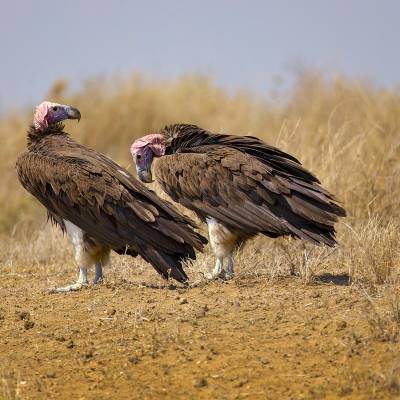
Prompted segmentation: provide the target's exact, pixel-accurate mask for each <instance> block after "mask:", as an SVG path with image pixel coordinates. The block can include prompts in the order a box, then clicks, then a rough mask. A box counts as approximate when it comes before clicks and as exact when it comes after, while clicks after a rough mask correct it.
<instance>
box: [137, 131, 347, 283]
mask: <svg viewBox="0 0 400 400" xmlns="http://www.w3.org/2000/svg"><path fill="white" fill-rule="evenodd" d="M131 154H132V156H133V158H134V160H135V163H136V172H137V175H138V177H139V178H140V179H141V180H142V181H143V182H147V183H148V182H151V181H152V170H151V166H152V163H153V161H154V166H153V172H154V175H155V177H156V180H157V181H158V183H159V184H160V185H161V187H162V189H163V190H164V191H165V192H166V193H167V194H168V195H169V196H170V197H171V198H172V199H173V200H174V201H175V202H178V203H180V204H182V205H183V206H184V207H187V208H189V209H190V210H192V211H194V213H195V214H197V216H198V217H199V218H200V220H202V221H203V222H206V223H207V225H208V233H209V241H210V244H211V248H212V250H213V252H214V254H215V256H216V264H215V267H214V270H213V271H212V273H211V274H208V277H210V278H216V277H222V278H225V279H230V278H232V277H233V275H234V270H233V253H234V251H235V250H236V249H238V248H239V247H240V246H241V245H242V244H243V243H244V242H245V241H246V240H248V239H249V238H252V237H254V236H255V235H257V234H259V233H261V234H264V235H266V236H269V237H271V238H276V237H278V236H284V235H288V236H292V237H295V238H301V239H303V240H305V241H307V242H310V243H313V244H315V245H321V244H324V245H327V246H334V245H335V244H336V240H335V228H334V224H335V222H337V220H338V217H344V216H345V215H346V212H345V210H344V209H343V208H342V207H341V206H340V205H338V204H337V201H336V199H335V197H334V196H333V195H332V194H330V193H329V192H328V191H327V190H325V189H324V188H323V187H322V186H321V185H320V182H319V180H318V179H317V178H316V177H315V176H314V175H313V174H312V173H310V172H309V171H307V170H306V169H305V168H304V167H303V166H302V165H301V163H300V162H299V161H298V160H297V159H296V158H295V157H293V156H291V155H289V154H287V153H285V152H283V151H281V150H279V149H277V148H275V147H272V146H269V145H267V144H265V143H264V142H263V141H261V140H260V139H258V138H256V137H252V136H233V135H225V134H216V133H212V132H208V131H206V130H204V129H202V128H200V127H198V126H196V125H188V124H176V125H170V126H167V127H165V128H164V130H163V131H161V132H160V133H156V134H150V135H147V136H144V137H142V138H141V139H138V140H136V141H135V142H134V143H133V144H132V146H131ZM224 258H227V265H226V270H224V269H223V261H224Z"/></svg>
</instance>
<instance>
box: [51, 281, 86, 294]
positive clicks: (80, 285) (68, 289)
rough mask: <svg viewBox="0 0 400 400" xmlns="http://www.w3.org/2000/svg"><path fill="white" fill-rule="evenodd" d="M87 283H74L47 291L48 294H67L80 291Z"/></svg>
mask: <svg viewBox="0 0 400 400" xmlns="http://www.w3.org/2000/svg"><path fill="white" fill-rule="evenodd" d="M86 286H87V283H82V282H76V283H73V284H71V285H67V286H61V287H58V288H57V287H55V288H49V289H47V292H48V293H68V292H76V291H78V290H81V289H82V288H84V287H86Z"/></svg>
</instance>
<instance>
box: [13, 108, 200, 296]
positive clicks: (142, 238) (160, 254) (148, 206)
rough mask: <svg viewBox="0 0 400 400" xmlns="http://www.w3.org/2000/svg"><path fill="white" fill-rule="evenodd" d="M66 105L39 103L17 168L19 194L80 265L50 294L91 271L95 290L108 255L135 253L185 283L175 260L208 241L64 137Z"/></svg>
mask: <svg viewBox="0 0 400 400" xmlns="http://www.w3.org/2000/svg"><path fill="white" fill-rule="evenodd" d="M80 117H81V114H80V112H79V111H78V110H77V109H76V108H73V107H70V106H68V105H61V104H56V103H50V102H44V103H42V104H40V105H39V106H38V107H37V108H36V111H35V115H34V121H33V125H32V126H31V127H30V128H29V130H28V149H27V151H26V152H24V153H22V154H21V155H20V156H19V158H18V160H17V164H16V168H17V172H18V176H19V179H20V181H21V183H22V185H23V186H24V188H25V189H26V190H27V191H28V192H30V193H31V194H32V195H33V196H35V197H36V198H37V199H38V200H39V201H40V202H41V203H42V204H43V205H44V206H45V207H46V208H47V212H48V217H49V219H50V220H51V221H52V222H54V223H56V224H57V225H59V226H60V227H61V229H62V230H63V231H66V232H67V234H68V236H69V238H70V240H71V242H72V244H73V247H74V254H75V260H76V262H77V264H78V266H79V278H78V281H77V282H76V283H74V284H72V285H68V286H65V287H60V288H56V289H53V291H56V292H67V291H73V290H78V289H80V288H81V287H82V286H84V285H86V284H87V283H88V279H87V268H88V267H91V266H92V265H95V277H94V281H93V283H94V284H96V283H98V282H100V281H101V280H102V279H103V273H102V267H103V266H104V264H105V263H106V262H107V261H108V259H109V254H110V250H114V251H115V252H117V253H119V254H129V255H131V256H137V255H138V254H140V255H141V256H142V257H143V258H144V259H145V260H146V261H147V262H149V263H150V264H151V265H152V266H153V267H154V268H155V269H156V271H157V272H158V273H159V274H161V275H162V276H163V277H164V278H169V277H172V278H174V279H176V280H177V281H179V282H185V281H186V280H187V276H186V274H185V272H184V270H183V268H182V261H183V260H185V259H195V252H194V248H195V249H197V250H202V249H203V245H204V244H205V243H207V240H206V239H205V238H203V237H202V236H201V235H199V234H198V233H196V232H195V231H194V230H193V229H192V227H194V224H193V223H192V221H191V220H190V219H189V218H187V217H184V216H182V215H180V214H179V213H178V211H177V210H176V209H175V208H174V207H173V206H172V205H171V204H169V203H168V202H166V201H164V200H162V199H160V198H159V197H158V196H157V195H156V194H155V193H154V192H152V191H151V190H149V189H147V188H146V187H145V186H143V185H142V184H141V183H140V182H139V181H137V180H136V179H135V178H134V177H132V175H131V174H130V173H129V172H128V171H126V170H125V169H124V168H122V167H120V166H119V165H118V164H116V163H115V162H113V161H112V160H110V159H109V158H107V157H106V156H104V155H103V154H100V153H98V152H97V151H95V150H92V149H89V148H87V147H84V146H82V145H80V144H78V143H77V142H75V141H74V140H72V139H71V138H70V136H69V135H68V134H67V133H65V132H64V131H63V129H64V125H62V121H63V120H65V119H78V120H79V119H80Z"/></svg>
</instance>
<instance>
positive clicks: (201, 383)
mask: <svg viewBox="0 0 400 400" xmlns="http://www.w3.org/2000/svg"><path fill="white" fill-rule="evenodd" d="M206 386H208V382H207V379H206V378H200V379H198V380H196V381H195V383H194V387H197V388H203V387H206Z"/></svg>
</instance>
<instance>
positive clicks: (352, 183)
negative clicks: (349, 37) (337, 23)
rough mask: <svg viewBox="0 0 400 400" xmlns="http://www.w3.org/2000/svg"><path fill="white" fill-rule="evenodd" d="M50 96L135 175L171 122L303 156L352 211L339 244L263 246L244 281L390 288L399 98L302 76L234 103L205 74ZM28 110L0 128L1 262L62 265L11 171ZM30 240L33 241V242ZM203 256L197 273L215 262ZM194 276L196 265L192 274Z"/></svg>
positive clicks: (395, 256)
mask: <svg viewBox="0 0 400 400" xmlns="http://www.w3.org/2000/svg"><path fill="white" fill-rule="evenodd" d="M48 98H49V99H51V100H53V101H60V102H65V103H70V104H73V105H75V106H77V107H79V108H80V110H81V111H82V115H83V119H82V121H81V123H80V124H79V125H77V124H73V123H68V126H67V130H68V131H70V132H72V135H73V137H74V138H76V139H77V140H79V141H80V142H83V143H84V144H86V145H88V146H91V147H94V148H96V149H98V150H100V151H102V152H104V153H106V154H107V155H109V156H110V157H112V158H114V159H116V160H117V161H118V162H120V163H121V164H122V165H124V166H126V167H128V168H129V169H130V170H132V162H131V160H130V156H129V151H128V149H129V145H130V144H131V143H132V141H133V140H134V139H135V138H137V137H139V136H141V135H143V134H145V133H148V132H153V131H156V130H157V129H160V128H161V127H163V126H164V125H165V124H168V123H173V122H190V123H197V124H199V125H200V126H202V127H205V128H208V129H211V130H214V131H226V132H231V133H234V134H251V135H256V136H258V137H261V138H262V139H264V140H265V141H267V142H268V143H271V144H274V145H276V146H278V147H280V148H282V149H284V150H286V151H288V152H289V153H291V154H293V155H295V156H296V157H298V158H299V159H300V160H301V161H302V162H303V164H304V165H305V166H306V167H307V168H309V169H310V170H311V171H313V172H314V173H316V175H317V176H318V177H319V178H320V180H321V181H322V183H323V185H324V186H325V187H327V188H328V189H329V190H331V191H332V192H333V193H335V194H336V195H337V197H338V199H340V200H341V201H342V202H343V204H344V206H345V208H346V209H347V211H348V218H347V219H346V220H345V222H343V223H340V224H338V239H339V242H340V244H341V246H340V247H339V248H338V249H337V250H336V251H334V252H332V251H330V250H329V249H328V250H326V249H319V248H312V247H309V246H305V245H304V244H302V243H299V242H297V241H293V240H287V239H283V240H277V241H270V240H266V239H258V240H256V241H255V242H253V243H252V244H250V245H248V246H247V248H245V249H244V252H243V253H242V254H241V255H240V256H239V258H238V264H239V265H241V270H242V273H243V274H256V275H265V276H268V277H269V278H273V277H275V276H279V275H282V274H294V275H298V276H299V277H300V278H301V280H302V281H303V282H305V283H308V282H311V281H313V280H314V277H315V275H316V274H320V273H324V272H334V271H336V272H338V271H340V272H343V273H349V274H350V276H351V278H352V279H353V280H355V281H368V282H371V283H377V284H381V283H385V282H388V281H391V282H393V281H396V280H397V275H398V265H399V264H398V263H399V251H398V246H397V243H398V241H399V235H400V234H399V229H398V227H399V218H398V209H399V201H400V192H399V191H400V185H399V184H398V182H399V180H400V168H399V167H400V164H399V162H398V158H399V144H400V139H399V138H400V136H399V127H400V93H399V92H398V91H395V90H378V89H376V88H374V87H372V86H370V85H368V84H367V83H364V82H355V81H348V80H346V79H344V78H337V79H335V80H334V81H332V82H327V81H326V80H324V78H323V77H322V76H320V75H318V74H306V75H304V76H301V77H299V80H298V82H297V84H296V85H295V87H294V88H293V90H292V92H291V93H290V94H289V95H288V98H287V101H286V102H284V103H279V104H277V103H273V102H272V101H267V100H263V99H259V98H256V97H255V96H252V95H251V94H248V93H244V92H240V93H237V94H235V95H228V94H227V93H225V92H224V91H223V90H221V89H219V88H218V87H216V86H215V85H214V84H213V83H212V82H210V81H209V80H207V79H205V78H201V77H195V76H194V77H186V78H183V79H180V80H178V81H174V82H156V83H152V82H147V81H146V80H145V79H142V78H141V77H140V76H134V77H132V78H131V79H130V80H128V81H125V82H104V81H99V80H93V81H89V82H87V84H86V85H85V87H84V88H83V89H82V90H81V91H80V92H78V93H75V94H71V93H69V91H68V84H67V82H65V81H62V80H60V81H58V82H56V83H55V84H54V85H53V87H52V89H51V90H50V93H49V95H48ZM31 118H32V110H29V112H21V113H20V114H14V115H7V116H4V117H3V118H2V119H1V120H0V139H1V141H2V143H3V146H1V148H0V166H1V168H2V171H3V173H2V190H1V191H0V207H1V209H2V213H1V215H0V237H1V238H2V247H1V250H0V265H9V266H10V265H11V266H12V265H17V264H27V263H28V264H35V263H50V264H51V263H54V262H55V261H56V260H58V261H60V260H67V258H68V257H69V254H70V253H69V250H66V249H65V247H66V246H59V245H58V244H59V240H61V239H60V235H57V236H56V239H51V240H49V238H48V236H49V231H48V229H49V228H45V230H44V231H43V226H44V224H43V221H44V212H43V209H42V207H40V206H39V205H38V204H37V203H36V202H35V201H34V200H33V199H32V197H31V196H29V195H28V194H27V193H25V192H24V190H23V189H22V188H21V186H20V185H19V183H18V181H17V178H16V174H15V171H14V163H15V159H16V157H17V154H18V153H19V152H21V151H22V150H23V149H24V147H25V131H26V128H27V126H28V124H29V122H30V119H31ZM32 237H33V238H34V239H35V240H32ZM208 257H209V256H203V257H200V261H199V262H198V263H197V264H196V266H195V267H196V268H197V269H198V268H200V269H201V268H203V267H204V266H205V265H206V264H207V265H209V263H210V262H212V261H211V258H210V259H209V258H208ZM196 268H194V269H196Z"/></svg>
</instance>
